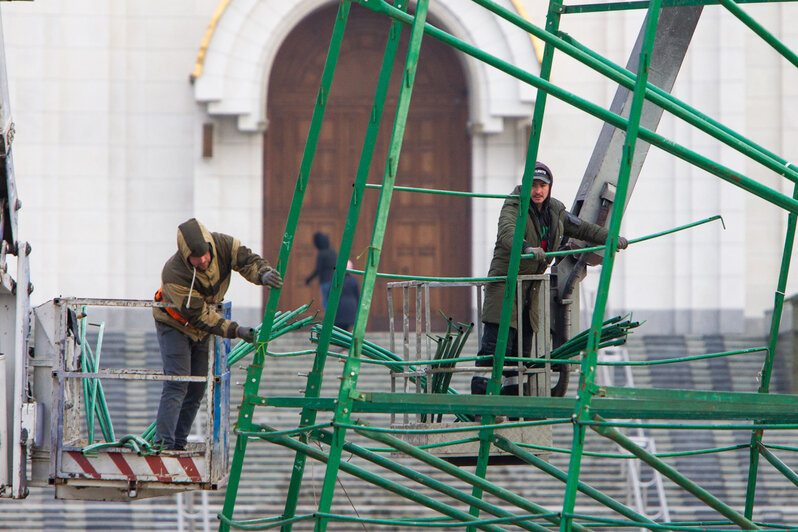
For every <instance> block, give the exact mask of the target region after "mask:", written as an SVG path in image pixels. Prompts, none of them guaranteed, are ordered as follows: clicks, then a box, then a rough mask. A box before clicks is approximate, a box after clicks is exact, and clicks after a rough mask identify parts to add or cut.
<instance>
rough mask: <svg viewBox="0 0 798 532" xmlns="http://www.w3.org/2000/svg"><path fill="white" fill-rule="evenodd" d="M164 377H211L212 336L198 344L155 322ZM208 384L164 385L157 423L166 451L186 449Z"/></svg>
mask: <svg viewBox="0 0 798 532" xmlns="http://www.w3.org/2000/svg"><path fill="white" fill-rule="evenodd" d="M155 330H156V333H157V334H158V345H159V346H160V347H161V358H162V359H163V373H164V375H180V376H184V377H185V376H189V375H192V376H202V377H205V376H207V375H208V344H209V343H210V338H211V337H210V336H208V337H206V338H205V339H204V340H201V341H199V342H195V341H194V340H192V339H191V338H189V337H188V336H186V335H185V334H183V333H181V332H180V331H178V330H177V329H175V328H174V327H171V326H169V325H166V324H163V323H161V322H158V321H156V322H155ZM205 385H206V383H205V382H177V381H164V383H163V391H162V392H161V404H160V406H159V407H158V417H157V418H156V421H155V442H156V443H161V444H162V445H163V446H164V447H165V448H167V449H169V448H178V449H181V448H185V446H186V441H187V439H188V435H189V433H190V432H191V425H192V424H193V423H194V418H195V417H196V416H197V411H198V410H199V407H200V402H202V397H203V395H205Z"/></svg>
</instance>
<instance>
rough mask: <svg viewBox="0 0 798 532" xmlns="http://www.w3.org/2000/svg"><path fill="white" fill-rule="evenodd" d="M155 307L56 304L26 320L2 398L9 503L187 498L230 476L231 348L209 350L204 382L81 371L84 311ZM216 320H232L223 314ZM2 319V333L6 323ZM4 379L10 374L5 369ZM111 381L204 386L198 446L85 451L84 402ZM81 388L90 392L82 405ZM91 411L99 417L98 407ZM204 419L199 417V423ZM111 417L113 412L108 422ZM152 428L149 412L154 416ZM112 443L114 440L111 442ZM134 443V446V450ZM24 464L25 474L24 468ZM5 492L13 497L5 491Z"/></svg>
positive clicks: (154, 372)
mask: <svg viewBox="0 0 798 532" xmlns="http://www.w3.org/2000/svg"><path fill="white" fill-rule="evenodd" d="M1 298H2V296H1V295H0V299H1ZM157 304H158V303H154V302H152V301H139V300H112V299H66V298H60V299H54V300H51V301H48V302H47V303H45V304H43V305H40V306H38V307H36V308H34V309H33V310H32V311H31V313H30V323H31V329H30V334H29V335H28V336H27V338H26V342H25V348H24V349H22V350H20V352H19V353H18V355H17V357H15V360H14V363H13V364H12V365H11V367H12V368H13V374H14V375H15V382H14V386H13V387H9V388H6V392H11V391H12V390H13V392H14V393H13V396H12V394H10V393H6V394H5V397H6V400H7V405H6V406H11V405H12V403H13V407H12V408H10V409H9V410H8V411H13V412H14V422H13V423H11V424H8V426H9V427H10V428H9V431H8V433H7V434H5V436H6V438H5V439H3V440H2V441H0V447H2V448H5V447H6V441H8V440H9V438H8V436H10V440H13V455H12V460H11V462H9V463H10V465H11V467H10V470H11V472H12V473H13V478H12V479H11V482H7V481H5V483H4V484H3V485H0V489H3V490H4V494H5V495H6V496H11V497H13V498H24V497H25V496H26V495H27V491H28V490H27V488H28V486H48V485H51V486H54V487H55V497H56V498H57V499H85V500H95V501H127V500H131V499H141V498H147V497H158V496H162V495H173V494H176V493H180V492H183V491H190V490H216V489H218V488H219V487H220V486H222V485H224V484H225V483H226V481H227V476H228V444H229V442H228V435H229V403H230V371H229V369H228V366H227V355H228V353H229V351H230V341H229V340H224V339H220V338H216V339H215V342H211V344H210V349H211V350H212V353H211V356H210V357H209V360H210V361H212V363H209V368H208V375H207V376H205V377H175V376H166V375H163V374H162V372H161V370H160V368H149V369H127V368H126V369H102V368H97V367H91V368H89V369H88V370H87V368H86V365H85V363H84V364H82V363H81V362H82V361H83V362H85V357H86V356H87V353H86V344H87V343H88V340H87V339H86V338H85V337H84V338H83V342H81V338H80V334H79V333H78V327H77V323H76V322H77V320H78V317H79V316H80V315H81V313H83V312H87V313H88V311H87V309H89V308H91V307H114V308H116V309H122V310H124V309H130V308H139V309H141V308H144V309H146V308H147V307H152V306H153V305H157ZM222 310H223V312H225V313H226V314H228V315H229V312H230V306H229V303H228V304H226V306H225V308H224V309H222ZM2 314H4V313H2V312H0V323H2V322H3V321H4V317H3V316H2ZM6 369H7V370H8V368H6ZM109 380H116V381H125V383H132V382H136V381H138V382H141V381H164V380H180V381H197V380H201V381H206V382H207V389H206V394H205V400H204V407H203V411H201V415H199V416H198V418H197V419H198V421H197V422H200V420H201V418H205V422H204V423H202V436H201V437H200V438H196V439H194V440H192V441H190V442H189V444H188V448H187V450H186V451H163V452H160V453H150V452H147V450H146V449H143V450H142V448H140V447H138V448H137V447H136V446H135V445H128V446H125V445H122V443H124V441H125V438H124V437H123V438H121V440H118V444H117V445H110V446H107V447H106V446H99V447H100V448H96V447H97V446H95V449H94V450H91V452H87V450H86V448H87V447H88V446H89V445H91V444H96V443H101V442H102V440H101V439H98V440H97V441H89V439H88V438H89V437H88V429H87V427H88V426H90V425H92V426H93V425H94V423H95V419H94V414H93V413H91V412H92V410H94V408H92V407H91V406H89V408H87V404H86V403H87V402H89V401H92V404H94V400H95V399H97V391H96V390H97V389H98V388H101V387H99V386H98V384H97V383H102V382H108V381H109ZM84 382H89V383H90V384H89V389H90V390H93V391H92V392H91V394H90V395H88V396H87V395H86V393H85V389H84V385H83V383H84ZM95 408H96V407H95ZM203 413H204V415H202V414H203ZM111 414H112V415H113V414H114V413H113V412H112V413H111ZM152 419H153V420H154V419H155V412H154V411H153V412H152ZM117 438H118V435H117ZM139 441H140V440H139ZM28 462H29V463H30V467H29V468H28V467H27V465H28ZM9 488H10V490H9Z"/></svg>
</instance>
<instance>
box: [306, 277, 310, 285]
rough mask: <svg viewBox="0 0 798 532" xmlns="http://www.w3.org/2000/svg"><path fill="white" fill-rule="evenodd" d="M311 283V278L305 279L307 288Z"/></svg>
mask: <svg viewBox="0 0 798 532" xmlns="http://www.w3.org/2000/svg"><path fill="white" fill-rule="evenodd" d="M310 281H311V278H310V277H308V278H307V279H305V286H307V285H309V284H310Z"/></svg>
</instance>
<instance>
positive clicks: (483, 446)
mask: <svg viewBox="0 0 798 532" xmlns="http://www.w3.org/2000/svg"><path fill="white" fill-rule="evenodd" d="M561 6H562V3H561V0H549V10H548V13H547V15H546V29H547V30H549V31H551V32H555V31H557V30H558V29H559V27H560V14H559V8H560V7H561ZM553 62H554V47H553V46H551V44H549V43H546V46H545V48H544V50H543V59H542V61H541V65H540V78H541V79H543V80H548V79H549V77H550V76H551V69H552V64H553ZM547 97H548V94H547V93H546V92H545V91H543V90H540V89H539V90H538V92H537V96H536V98H535V110H534V112H533V115H532V125H531V130H530V134H529V142H528V145H527V152H526V160H525V162H524V173H523V176H522V178H521V192H520V196H521V197H520V198H519V199H520V202H519V205H518V213H517V218H516V222H515V231H514V232H513V241H512V248H511V250H510V261H509V263H508V265H507V280H506V281H505V283H504V297H503V299H502V306H501V313H500V315H499V316H500V318H499V331H498V334H497V337H496V349H495V351H494V353H493V370H492V372H491V376H490V379H489V380H488V385H487V394H488V395H495V394H498V393H500V391H501V384H502V383H501V379H502V370H503V369H504V357H505V351H506V348H507V340H508V337H509V335H510V320H511V317H512V309H513V305H514V303H515V291H516V286H517V280H518V269H519V267H520V264H521V253H522V249H521V248H522V247H523V246H522V243H523V240H524V231H525V229H526V219H527V215H528V211H529V203H530V198H531V193H532V182H533V179H534V174H535V163H536V162H537V156H538V148H539V147H540V134H541V132H542V130H543V118H544V115H545V111H546V99H547ZM519 319H522V317H521V316H519ZM493 421H494V419H493V418H492V417H491V416H485V417H483V418H482V423H483V424H486V425H490V424H492V423H493ZM491 436H493V430H492V429H485V430H483V431H481V432H480V434H479V437H480V444H479V454H478V457H477V466H476V470H475V473H476V475H477V476H479V477H482V478H484V477H485V475H486V474H487V468H488V461H489V459H490V445H491V443H490V439H491ZM472 493H473V495H474V496H475V497H481V496H482V491H481V488H480V487H479V486H474V489H473V491H472ZM471 513H472V514H473V515H478V513H479V511H478V510H477V509H476V508H474V507H472V508H471Z"/></svg>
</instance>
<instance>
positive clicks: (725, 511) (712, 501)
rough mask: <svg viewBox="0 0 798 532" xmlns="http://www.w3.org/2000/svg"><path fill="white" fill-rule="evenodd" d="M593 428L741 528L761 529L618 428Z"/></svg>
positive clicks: (599, 426)
mask: <svg viewBox="0 0 798 532" xmlns="http://www.w3.org/2000/svg"><path fill="white" fill-rule="evenodd" d="M595 417H596V418H597V420H598V421H604V419H602V418H601V417H600V416H595ZM591 428H592V429H593V430H595V431H596V432H598V433H599V434H601V435H602V436H604V437H606V438H609V439H611V440H612V441H614V442H615V443H617V444H618V445H620V446H621V447H623V448H624V449H626V450H627V451H629V452H630V453H632V454H633V455H635V456H636V457H638V458H639V459H641V460H642V461H644V462H645V463H647V464H648V465H650V466H651V467H653V468H654V469H656V470H657V471H659V472H660V473H662V474H663V475H665V476H666V477H668V478H669V479H671V480H672V481H674V482H675V483H676V484H678V485H679V486H681V487H682V488H684V489H685V490H686V491H688V492H690V493H691V494H693V495H695V496H696V497H698V499H700V500H702V501H703V502H705V503H706V504H707V506H709V507H710V508H712V509H714V510H715V511H717V512H718V513H720V514H721V515H722V516H724V517H726V518H727V519H729V520H730V521H732V522H733V523H735V524H736V525H738V526H739V527H740V528H742V529H744V530H759V527H758V526H756V525H755V524H754V523H752V522H751V521H750V520H749V519H747V518H746V517H744V516H743V515H741V514H740V513H738V512H736V511H735V510H734V509H733V508H731V507H730V506H728V505H726V504H725V503H724V502H723V501H721V500H719V499H717V498H716V497H715V496H713V495H712V494H711V493H709V492H708V491H706V490H705V489H704V488H702V487H701V486H699V485H698V484H696V483H695V482H693V481H692V480H690V479H689V478H687V477H685V476H684V475H682V474H681V473H679V472H678V471H677V470H676V469H674V468H672V467H671V466H669V465H668V464H666V463H665V462H663V461H662V460H660V459H659V458H657V457H656V456H654V455H653V454H651V453H649V452H647V451H646V450H645V449H643V448H641V447H640V446H638V445H636V444H635V443H634V442H633V441H632V440H630V439H629V438H627V437H626V436H624V435H623V434H621V433H620V432H618V431H617V430H616V429H614V428H612V427H609V426H606V425H591Z"/></svg>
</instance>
